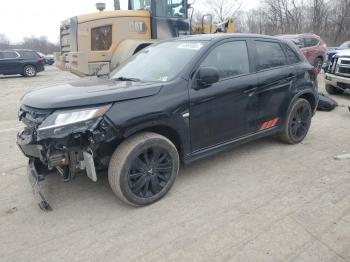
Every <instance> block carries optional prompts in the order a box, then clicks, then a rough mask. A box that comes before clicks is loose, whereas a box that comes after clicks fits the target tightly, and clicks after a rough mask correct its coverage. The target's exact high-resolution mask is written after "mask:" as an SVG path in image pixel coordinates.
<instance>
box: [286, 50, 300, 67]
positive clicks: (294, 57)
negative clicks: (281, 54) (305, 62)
mask: <svg viewBox="0 0 350 262" xmlns="http://www.w3.org/2000/svg"><path fill="white" fill-rule="evenodd" d="M285 46H286V54H287V56H288V59H289V62H290V63H291V64H297V63H299V62H300V58H299V56H298V55H297V54H296V53H295V51H294V50H293V49H292V48H291V47H290V46H288V45H285Z"/></svg>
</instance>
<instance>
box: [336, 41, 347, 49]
mask: <svg viewBox="0 0 350 262" xmlns="http://www.w3.org/2000/svg"><path fill="white" fill-rule="evenodd" d="M348 48H350V41H347V42H345V43H342V44H341V45H340V46H339V47H338V49H348Z"/></svg>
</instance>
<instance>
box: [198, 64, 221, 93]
mask: <svg viewBox="0 0 350 262" xmlns="http://www.w3.org/2000/svg"><path fill="white" fill-rule="evenodd" d="M219 79H220V75H219V70H217V69H216V68H215V67H201V68H199V70H198V72H197V75H196V80H197V81H196V85H195V87H194V89H196V90H198V89H203V88H208V87H210V86H211V85H212V84H214V83H217V82H219Z"/></svg>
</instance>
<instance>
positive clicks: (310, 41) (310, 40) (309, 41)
mask: <svg viewBox="0 0 350 262" xmlns="http://www.w3.org/2000/svg"><path fill="white" fill-rule="evenodd" d="M304 42H305V47H311V46H316V45H318V44H319V42H320V41H319V40H318V39H317V38H313V37H308V38H304Z"/></svg>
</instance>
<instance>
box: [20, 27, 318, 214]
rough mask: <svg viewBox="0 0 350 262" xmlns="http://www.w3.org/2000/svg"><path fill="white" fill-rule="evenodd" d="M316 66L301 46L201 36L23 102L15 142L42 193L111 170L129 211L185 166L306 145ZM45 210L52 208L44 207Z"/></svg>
mask: <svg viewBox="0 0 350 262" xmlns="http://www.w3.org/2000/svg"><path fill="white" fill-rule="evenodd" d="M316 74H317V72H315V70H314V68H313V66H311V65H310V64H309V63H308V62H307V60H306V59H305V58H304V56H303V55H302V54H301V53H300V50H298V48H296V47H295V45H294V44H292V43H289V42H286V41H285V40H280V39H277V38H273V37H267V36H259V35H243V34H242V35H240V34H235V35H229V34H225V35H224V34H223V35H202V36H189V37H184V38H179V39H175V40H169V41H164V42H161V43H159V44H155V45H152V46H150V47H148V48H146V49H144V50H143V51H141V52H140V53H138V54H137V55H135V56H133V57H131V58H130V59H129V60H128V61H127V62H126V63H124V64H123V65H121V66H120V67H119V68H117V69H116V70H115V71H114V72H112V73H111V76H110V78H109V79H97V80H86V81H79V82H75V83H71V84H67V85H63V86H56V87H50V88H45V89H40V90H36V91H33V92H31V93H28V94H27V95H25V96H24V97H23V99H22V105H21V109H20V111H19V118H20V120H21V121H23V123H24V124H25V125H26V127H25V129H24V131H22V132H20V133H19V134H18V137H17V143H18V144H19V146H20V148H21V150H22V151H23V153H24V154H25V155H26V156H27V157H28V158H29V169H28V170H29V175H30V178H31V179H32V181H33V185H35V187H36V189H35V191H38V190H39V189H38V188H37V185H38V183H37V182H38V181H41V180H43V179H44V177H45V176H46V175H47V174H48V173H50V172H51V171H58V173H59V174H60V175H61V176H62V177H63V179H64V180H65V181H67V180H70V179H72V178H74V176H75V175H76V174H77V173H78V172H80V171H84V172H86V174H87V176H88V177H89V178H91V179H92V180H93V181H96V179H97V172H96V171H98V170H103V169H108V178H109V183H110V186H111V188H112V190H113V191H114V193H115V194H116V195H117V196H118V197H119V198H120V199H121V200H123V201H124V202H126V203H129V204H131V205H136V206H139V205H147V204H150V203H153V202H155V201H157V200H159V199H160V198H161V197H163V196H164V195H165V194H166V193H167V192H168V190H169V189H170V187H171V186H172V184H173V183H174V180H175V178H176V175H177V173H178V171H179V164H180V161H182V162H184V163H189V162H191V161H194V160H197V159H200V158H203V157H207V156H210V155H212V154H215V153H218V152H220V151H223V150H225V149H227V148H230V147H232V146H234V145H238V144H241V143H243V142H247V141H250V140H253V139H257V138H261V137H265V136H271V135H279V136H280V138H281V139H282V140H283V141H285V142H287V143H289V144H296V143H299V142H301V141H302V140H303V139H304V138H305V136H306V134H307V132H308V130H309V127H310V124H311V118H312V116H313V114H314V112H315V108H316V105H317V103H318V93H317V81H316ZM41 206H42V207H44V208H45V207H47V203H46V202H42V203H41Z"/></svg>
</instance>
